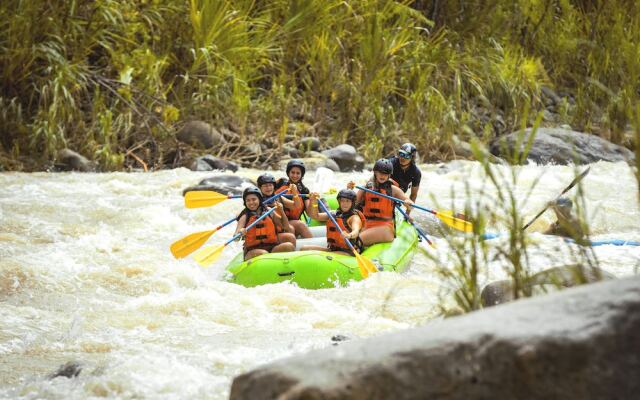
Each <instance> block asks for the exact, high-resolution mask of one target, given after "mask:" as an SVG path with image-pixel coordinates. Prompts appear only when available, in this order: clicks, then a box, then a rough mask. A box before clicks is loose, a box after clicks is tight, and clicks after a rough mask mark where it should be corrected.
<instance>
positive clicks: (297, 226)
mask: <svg viewBox="0 0 640 400" xmlns="http://www.w3.org/2000/svg"><path fill="white" fill-rule="evenodd" d="M305 171H306V169H305V166H304V163H303V162H302V161H300V160H291V161H289V162H288V163H287V169H286V172H287V177H288V179H286V178H280V179H278V182H277V183H276V193H280V192H283V191H285V190H287V191H288V193H289V194H292V195H293V198H291V199H288V198H285V197H281V198H280V201H282V204H284V212H285V214H287V218H288V219H289V224H291V226H292V227H293V231H294V232H293V233H294V234H295V235H296V236H301V237H303V238H310V237H312V236H313V235H312V234H311V231H310V230H309V227H308V226H307V224H306V223H305V222H304V221H302V220H300V217H302V213H304V212H305V210H307V206H308V205H309V199H308V198H302V197H301V196H300V195H301V194H304V195H308V194H309V189H308V188H307V187H306V186H305V185H304V183H302V178H303V177H304V174H305Z"/></svg>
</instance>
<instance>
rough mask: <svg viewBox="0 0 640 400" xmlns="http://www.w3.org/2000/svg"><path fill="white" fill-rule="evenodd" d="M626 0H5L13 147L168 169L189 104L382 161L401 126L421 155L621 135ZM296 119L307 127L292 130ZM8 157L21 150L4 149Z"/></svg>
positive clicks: (629, 24)
mask: <svg viewBox="0 0 640 400" xmlns="http://www.w3.org/2000/svg"><path fill="white" fill-rule="evenodd" d="M639 7H640V5H638V4H636V2H634V1H630V0H610V1H604V0H590V1H581V0H576V1H550V0H544V1H536V2H531V1H525V0H518V1H507V0H472V1H465V2H442V1H391V0H352V1H338V0H286V1H285V0H274V1H270V2H264V1H256V0H236V1H230V0H190V1H188V2H185V1H178V0H165V1H151V0H149V1H140V2H127V1H124V0H98V1H87V0H76V1H69V2H46V1H44V0H32V1H24V0H8V1H4V2H2V4H0V97H1V98H0V104H1V105H2V106H3V107H2V113H0V131H2V132H3V135H2V138H1V147H0V152H1V153H2V155H3V156H2V157H0V159H2V160H9V159H11V160H13V161H12V162H8V161H3V164H5V167H7V168H11V169H20V168H24V169H34V168H42V167H43V166H45V165H47V164H50V163H51V161H52V160H53V159H54V157H55V154H56V151H57V150H59V149H60V148H62V147H65V146H69V147H72V148H74V149H76V150H78V151H80V152H82V153H83V154H85V155H87V156H88V157H90V158H93V159H96V160H97V161H99V163H100V164H101V165H102V167H103V168H105V169H121V168H124V167H130V166H132V165H134V164H135V163H136V162H137V161H136V158H134V157H130V155H131V153H136V152H137V154H138V156H139V158H142V159H144V160H145V161H146V162H147V163H148V164H149V165H151V166H152V167H156V168H158V167H161V166H162V161H163V152H164V151H166V150H167V149H170V148H175V142H174V140H173V139H172V132H174V131H175V128H176V127H177V126H178V125H179V124H181V123H183V122H184V121H186V120H188V119H193V118H197V119H204V120H206V121H210V122H212V123H214V124H216V125H220V126H223V125H226V126H230V127H233V128H234V130H236V131H237V133H239V135H240V139H239V140H240V141H241V142H243V143H244V142H249V141H255V140H258V141H263V142H269V143H275V144H277V145H278V146H279V145H281V144H282V143H283V142H284V139H285V137H286V134H287V132H289V133H290V131H291V127H292V126H295V123H296V122H304V123H309V124H312V125H314V127H315V128H316V129H315V131H316V133H317V134H318V135H319V136H320V137H321V138H322V139H323V140H324V141H325V142H326V143H327V144H328V145H331V144H337V143H339V142H345V141H346V142H348V143H351V144H353V145H355V146H357V147H358V148H359V150H360V151H361V152H362V153H363V154H364V155H365V156H366V157H367V158H369V159H374V158H377V157H379V156H381V155H383V154H385V153H388V152H389V151H391V150H392V149H393V148H395V147H396V146H397V144H398V143H400V141H402V140H407V139H409V140H412V141H413V142H415V143H416V144H417V145H418V147H419V150H420V152H421V153H422V154H423V155H425V156H426V159H436V158H438V159H441V158H447V157H449V156H450V155H452V151H451V149H452V140H451V139H452V137H453V136H454V135H456V136H460V137H462V138H463V139H465V140H471V139H473V138H476V137H479V138H482V139H483V140H485V141H486V140H490V139H492V138H493V137H495V136H497V135H500V134H503V133H505V132H510V131H513V130H516V129H517V128H518V127H520V126H521V124H522V123H525V124H528V125H530V124H531V123H533V119H532V117H531V116H529V117H528V118H530V119H527V120H524V121H523V119H524V117H523V115H521V113H520V110H522V109H523V106H524V105H525V104H530V105H531V109H532V111H533V112H532V113H531V115H535V114H536V113H537V112H538V111H540V110H542V108H543V107H544V105H543V97H542V94H541V87H542V86H545V85H546V86H549V87H552V88H554V89H555V90H557V91H558V92H559V93H560V94H563V93H566V94H567V96H566V97H565V100H564V102H563V105H562V107H561V119H562V121H563V122H568V123H570V124H571V125H572V126H574V127H575V128H577V129H581V130H585V131H588V132H594V133H597V134H599V135H602V136H604V137H606V138H609V139H611V140H613V141H614V142H618V143H619V142H625V140H627V139H626V136H625V135H626V131H627V130H628V129H629V126H628V124H629V122H630V121H631V120H632V119H633V116H634V112H635V109H636V107H637V104H638V94H639V87H638V85H639V83H638V82H640V79H639V78H640V66H639V65H638V62H637V60H638V59H639V57H640V12H639V11H640V10H638V8H639ZM293 134H294V135H298V134H301V133H299V132H293ZM9 164H10V165H9Z"/></svg>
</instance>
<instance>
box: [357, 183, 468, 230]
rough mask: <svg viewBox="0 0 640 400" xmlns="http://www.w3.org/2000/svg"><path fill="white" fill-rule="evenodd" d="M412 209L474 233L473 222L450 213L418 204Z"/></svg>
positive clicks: (394, 199)
mask: <svg viewBox="0 0 640 400" xmlns="http://www.w3.org/2000/svg"><path fill="white" fill-rule="evenodd" d="M356 187H357V188H358V189H360V190H364V191H365V192H369V193H372V194H375V195H376V196H380V197H384V198H385V199H389V200H391V201H395V202H396V203H404V202H403V201H402V200H400V199H398V198H397V197H392V196H388V195H386V194H383V193H379V192H376V191H374V190H371V189H367V188H366V187H363V186H356ZM411 207H413V208H417V209H418V210H422V211H426V212H428V213H430V214H433V215H435V216H436V217H438V218H439V219H440V220H441V221H442V222H444V223H445V224H447V225H449V226H450V227H452V228H454V229H457V230H459V231H462V232H473V224H471V222H469V221H465V220H463V219H460V218H456V217H454V216H453V215H451V214H449V213H443V212H441V211H436V210H432V209H430V208H427V207H424V206H419V205H417V204H414V205H412V206H411Z"/></svg>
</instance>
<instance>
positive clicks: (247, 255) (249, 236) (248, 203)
mask: <svg viewBox="0 0 640 400" xmlns="http://www.w3.org/2000/svg"><path fill="white" fill-rule="evenodd" d="M242 201H243V202H244V207H245V208H244V210H242V212H240V215H238V226H237V227H236V232H235V234H238V233H241V234H242V237H243V238H244V259H245V260H249V259H251V258H254V257H257V256H259V255H262V254H266V253H282V252H287V251H293V250H295V245H293V244H292V243H288V242H285V243H280V241H279V240H278V232H277V228H276V227H277V226H279V227H280V229H283V230H284V227H286V226H287V225H288V224H289V222H288V221H287V216H286V215H285V214H284V212H283V207H282V204H281V203H280V202H276V211H274V212H272V213H271V214H270V215H269V216H268V217H266V218H265V219H263V220H262V221H260V222H259V223H258V224H256V226H254V227H253V228H251V229H249V230H248V231H247V230H245V227H246V226H248V225H249V224H251V223H252V222H253V221H255V220H256V219H258V218H260V217H261V216H262V214H264V213H266V212H267V211H268V210H269V209H268V208H267V207H265V206H264V205H263V204H262V201H263V198H262V193H261V192H260V189H258V188H257V187H255V186H250V187H248V188H246V189H245V190H244V192H243V193H242Z"/></svg>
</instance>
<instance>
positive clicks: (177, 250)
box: [170, 192, 285, 258]
mask: <svg viewBox="0 0 640 400" xmlns="http://www.w3.org/2000/svg"><path fill="white" fill-rule="evenodd" d="M189 193H190V192H189ZM284 194H285V192H282V193H278V194H276V195H274V196H271V197H269V198H268V199H266V200H265V201H264V204H269V203H272V202H273V201H275V200H276V199H277V198H278V197H280V196H284ZM235 220H236V217H233V218H232V219H230V220H229V221H227V222H225V223H223V224H222V225H219V226H217V227H216V228H214V229H212V230H210V231H202V232H196V233H192V234H190V235H187V236H185V237H183V238H182V239H180V240H177V241H175V242H173V244H171V247H170V249H171V254H173V256H174V257H175V258H184V257H186V256H188V255H189V254H191V253H193V252H194V251H196V250H198V249H199V248H200V247H202V245H203V244H205V243H206V242H207V240H209V238H210V237H211V235H213V234H214V233H216V232H217V231H219V230H220V229H222V228H224V227H225V226H227V225H229V224H230V223H232V222H233V221H235Z"/></svg>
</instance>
